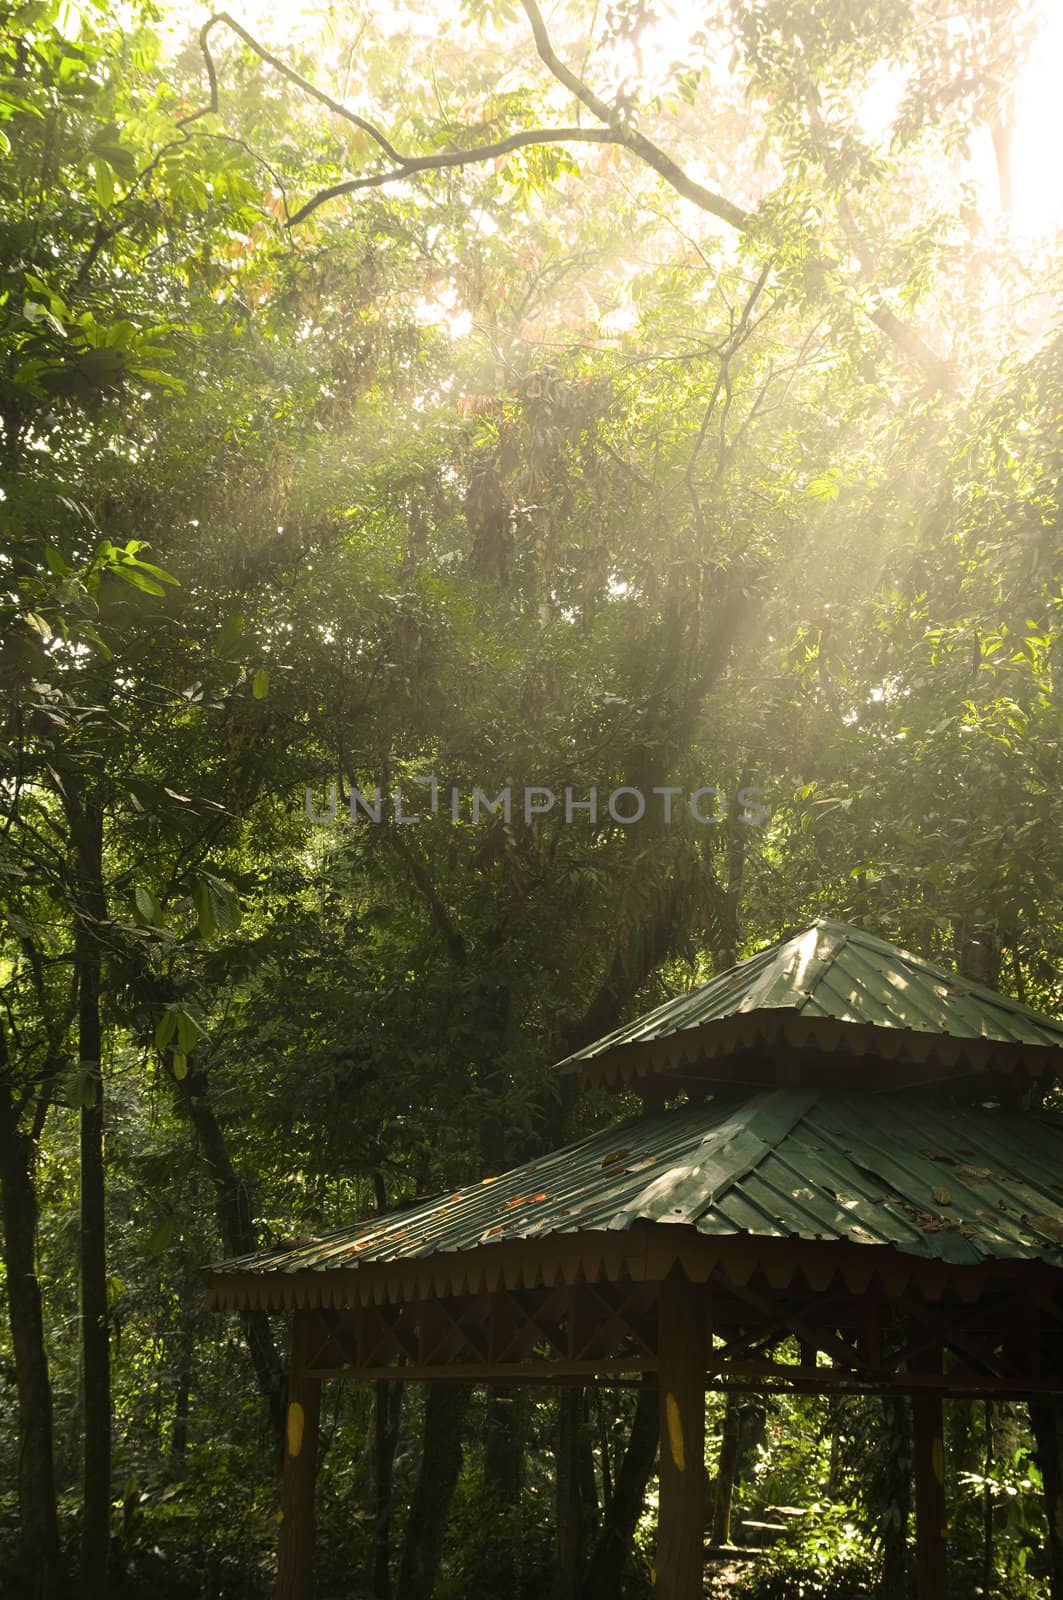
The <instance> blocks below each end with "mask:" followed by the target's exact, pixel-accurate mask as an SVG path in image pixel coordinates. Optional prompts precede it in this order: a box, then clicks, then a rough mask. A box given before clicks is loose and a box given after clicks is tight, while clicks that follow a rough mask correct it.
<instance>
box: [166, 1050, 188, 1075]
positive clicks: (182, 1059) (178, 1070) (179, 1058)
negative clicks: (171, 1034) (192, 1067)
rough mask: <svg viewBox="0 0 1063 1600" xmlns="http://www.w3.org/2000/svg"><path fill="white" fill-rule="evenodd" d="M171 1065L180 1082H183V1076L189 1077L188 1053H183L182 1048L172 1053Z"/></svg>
mask: <svg viewBox="0 0 1063 1600" xmlns="http://www.w3.org/2000/svg"><path fill="white" fill-rule="evenodd" d="M170 1067H171V1068H172V1070H173V1075H174V1077H175V1078H176V1079H177V1081H178V1083H180V1082H181V1080H182V1078H187V1077H188V1057H187V1056H186V1055H182V1053H181V1051H180V1050H175V1051H174V1052H173V1054H172V1055H171V1057H170Z"/></svg>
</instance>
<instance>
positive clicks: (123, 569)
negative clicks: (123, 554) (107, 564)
mask: <svg viewBox="0 0 1063 1600" xmlns="http://www.w3.org/2000/svg"><path fill="white" fill-rule="evenodd" d="M110 570H111V572H113V574H114V576H115V577H116V578H121V579H122V582H123V583H128V584H131V585H132V587H133V588H134V589H143V591H144V593H145V594H165V593H166V590H165V589H164V588H163V586H162V584H161V583H157V582H156V581H155V579H154V578H149V577H148V575H147V573H146V572H138V571H137V569H136V567H134V566H132V565H128V566H127V565H126V564H125V563H123V564H122V565H121V566H118V567H111V569H110Z"/></svg>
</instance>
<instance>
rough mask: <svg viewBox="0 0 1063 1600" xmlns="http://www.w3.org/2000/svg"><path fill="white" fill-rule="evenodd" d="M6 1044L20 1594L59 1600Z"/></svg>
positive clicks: (33, 1283)
mask: <svg viewBox="0 0 1063 1600" xmlns="http://www.w3.org/2000/svg"><path fill="white" fill-rule="evenodd" d="M9 1073H10V1065H9V1062H8V1060H7V1050H6V1039H5V1038H4V1035H3V1034H2V1032H0V1208H2V1216H3V1232H4V1239H3V1248H4V1273H5V1277H6V1280H7V1306H8V1317H9V1319H10V1323H11V1343H12V1348H13V1353H14V1361H15V1384H16V1388H17V1392H18V1421H19V1456H18V1461H19V1470H18V1497H19V1538H20V1556H21V1565H22V1568H23V1576H22V1582H23V1585H24V1588H23V1589H22V1593H23V1594H25V1595H26V1596H27V1600H58V1597H59V1595H60V1593H61V1591H62V1587H63V1581H62V1572H61V1565H60V1553H59V1524H58V1519H57V1515H56V1499H55V1463H54V1441H53V1435H52V1386H51V1380H50V1378H49V1374H48V1356H47V1352H46V1350H45V1345H44V1319H43V1316H42V1314H41V1290H40V1283H39V1282H38V1279H37V1263H36V1250H37V1191H36V1188H35V1185H34V1179H33V1142H32V1140H31V1139H30V1138H29V1137H28V1136H27V1135H26V1134H23V1133H20V1132H19V1130H18V1127H17V1113H16V1111H15V1107H14V1099H13V1096H12V1093H11V1084H10V1077H9Z"/></svg>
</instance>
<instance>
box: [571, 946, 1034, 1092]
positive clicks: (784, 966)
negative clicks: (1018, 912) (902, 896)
mask: <svg viewBox="0 0 1063 1600" xmlns="http://www.w3.org/2000/svg"><path fill="white" fill-rule="evenodd" d="M757 1012H766V1013H778V1012H787V1013H789V1014H790V1015H793V1016H801V1017H805V1018H822V1017H829V1018H832V1019H834V1020H835V1021H839V1022H849V1023H858V1024H863V1025H871V1026H873V1027H877V1028H897V1029H907V1030H909V1031H912V1032H915V1033H923V1034H926V1033H932V1034H946V1035H948V1036H949V1037H951V1038H956V1039H983V1040H995V1041H998V1042H999V1043H1001V1044H1005V1045H1020V1046H1025V1047H1030V1046H1032V1047H1034V1048H1048V1049H1054V1050H1059V1049H1060V1048H1063V1022H1060V1021H1058V1020H1057V1019H1056V1018H1053V1017H1046V1016H1044V1015H1042V1014H1041V1013H1040V1012H1038V1011H1034V1010H1032V1009H1031V1007H1029V1006H1024V1005H1022V1004H1020V1002H1019V1001H1017V1000H1009V999H1008V998H1007V997H1006V996H1005V995H1002V994H997V993H996V992H995V991H994V990H992V989H988V988H986V987H985V986H984V985H983V984H980V983H972V982H970V981H969V980H968V979H966V978H961V977H960V976H959V974H957V973H955V972H946V971H945V970H944V969H943V968H942V967H937V966H934V965H933V963H932V962H929V961H924V960H922V958H921V957H919V956H914V955H911V954H910V953H909V952H908V951H907V950H901V949H899V948H898V947H897V946H896V945H892V944H887V943H886V941H885V940H883V939H876V938H875V937H874V936H873V935H872V934H869V933H864V932H863V931H862V930H861V929H859V928H851V927H848V926H847V925H846V924H845V923H842V922H831V921H827V920H826V919H820V920H819V921H817V922H814V923H813V924H812V926H811V927H809V928H807V929H806V930H805V931H804V932H803V933H799V934H796V935H795V936H794V937H792V938H790V939H783V940H781V941H780V942H779V943H778V944H774V945H769V947H768V948H767V949H766V950H761V951H758V953H757V954H756V955H755V956H751V957H750V958H749V960H748V961H742V962H739V964H738V966H736V967H731V968H730V969H729V970H728V971H727V972H721V973H720V974H719V975H718V976H717V977H715V978H712V979H710V980H709V982H708V983H705V984H702V985H701V986H700V987H699V988H697V989H693V990H691V991H690V993H689V994H683V995H679V996H677V997H676V999H674V1000H668V1001H666V1002H665V1004H664V1005H662V1006H658V1007H657V1008H656V1009H655V1010H653V1011H650V1012H648V1013H647V1014H646V1015H645V1016H643V1017H639V1018H638V1019H637V1021H635V1022H631V1023H628V1024H627V1025H626V1026H625V1027H622V1028H617V1029H616V1031H615V1032H613V1033H610V1034H607V1035H606V1037H605V1038H604V1039H599V1040H597V1041H596V1042H595V1043H594V1044H591V1045H587V1046H586V1047H585V1048H584V1049H583V1050H579V1051H577V1052H576V1053H575V1054H574V1055H572V1056H569V1057H567V1058H566V1060H565V1061H563V1062H561V1063H560V1065H561V1066H562V1067H569V1066H575V1065H576V1064H578V1063H579V1062H581V1061H591V1060H593V1059H595V1058H596V1057H598V1056H603V1055H605V1054H607V1053H609V1052H611V1051H613V1050H618V1049H622V1048H623V1047H624V1046H628V1045H644V1044H648V1043H651V1042H652V1041H653V1040H656V1039H664V1038H668V1037H670V1036H672V1035H675V1034H677V1033H680V1032H684V1031H688V1030H693V1029H697V1028H704V1027H707V1026H709V1025H711V1024H712V1023H714V1022H720V1021H722V1020H724V1019H725V1018H733V1017H740V1016H749V1015H750V1014H752V1013H757Z"/></svg>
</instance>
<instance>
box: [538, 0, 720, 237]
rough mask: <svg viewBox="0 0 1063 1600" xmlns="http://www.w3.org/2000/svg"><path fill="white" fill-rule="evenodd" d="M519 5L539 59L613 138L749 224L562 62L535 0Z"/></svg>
mask: <svg viewBox="0 0 1063 1600" xmlns="http://www.w3.org/2000/svg"><path fill="white" fill-rule="evenodd" d="M521 5H522V6H523V7H524V14H525V16H526V17H527V19H528V21H529V23H530V24H531V30H532V37H533V38H534V40H535V48H536V50H537V51H538V52H539V58H540V60H541V61H542V62H543V63H544V65H545V66H547V67H549V69H550V71H551V72H552V73H553V75H554V77H555V78H556V79H557V81H558V82H559V83H561V84H563V85H564V86H565V88H566V89H568V90H570V91H571V93H572V94H574V95H575V96H576V99H577V100H579V101H580V102H581V104H583V105H585V106H586V107H587V109H588V110H589V111H593V112H594V115H595V116H596V117H597V118H598V120H599V121H600V122H604V123H606V124H608V125H609V126H611V127H613V128H615V129H616V132H617V134H618V135H619V138H618V139H617V141H616V142H617V143H618V144H622V145H623V146H624V147H625V148H626V149H628V150H630V151H631V153H632V155H636V156H638V157H639V158H640V159H641V160H642V161H644V162H645V163H646V165H647V166H648V167H652V168H653V170H654V172H656V173H658V174H659V175H660V176H661V177H662V178H663V179H664V180H665V182H666V183H669V184H671V186H672V188H673V189H674V190H675V191H676V193H677V194H681V195H682V196H683V198H684V199H685V200H691V201H693V203H694V204H695V205H696V206H699V207H700V208H701V210H702V211H708V212H711V214H712V215H713V216H714V217H720V218H721V219H722V221H724V222H727V223H730V225H731V227H732V228H739V229H743V230H744V229H746V228H748V227H749V224H750V222H751V220H752V219H751V217H750V214H749V212H748V211H743V210H742V207H741V206H736V205H735V204H734V202H733V201H732V200H727V199H725V197H724V196H723V195H721V194H716V193H715V192H714V191H713V190H712V189H706V188H705V186H704V184H700V183H696V182H695V181H694V179H693V178H691V177H690V176H689V174H687V173H685V172H684V171H683V169H682V167H680V166H679V165H678V163H677V162H675V161H673V160H672V158H671V156H670V155H667V154H666V153H665V151H663V150H662V149H661V148H660V146H659V145H655V144H654V143H653V140H652V139H647V138H646V135H645V134H643V133H640V132H639V130H638V129H637V128H635V127H633V126H632V125H631V124H630V123H628V122H625V121H624V120H623V118H622V115H621V113H620V111H619V110H618V109H617V108H615V107H613V106H609V105H607V104H606V102H605V101H604V100H602V99H600V98H599V96H598V95H596V94H595V93H594V90H593V89H591V88H589V87H588V86H587V84H585V83H584V82H583V80H582V78H578V77H577V76H576V74H575V73H574V72H573V71H572V70H571V68H569V67H566V66H565V64H564V62H563V61H562V60H561V58H560V56H559V55H558V54H557V52H556V50H555V49H554V47H553V45H552V44H551V43H550V35H549V33H548V32H547V29H546V23H545V22H544V21H543V14H542V12H541V11H540V10H539V7H538V6H537V5H536V3H535V0H521Z"/></svg>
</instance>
